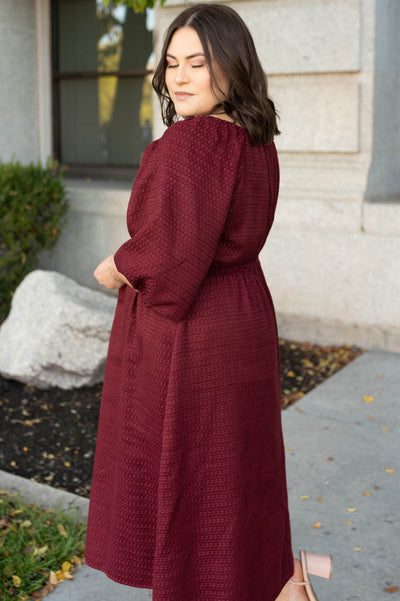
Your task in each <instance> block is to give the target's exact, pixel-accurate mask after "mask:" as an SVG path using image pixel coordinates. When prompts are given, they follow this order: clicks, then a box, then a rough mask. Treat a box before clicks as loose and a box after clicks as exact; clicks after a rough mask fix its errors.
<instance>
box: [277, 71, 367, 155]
mask: <svg viewBox="0 0 400 601" xmlns="http://www.w3.org/2000/svg"><path fill="white" fill-rule="evenodd" d="M269 93H270V95H271V97H272V99H273V100H274V102H275V104H276V108H277V109H278V112H279V114H280V116H281V119H280V121H279V129H281V131H282V135H280V136H278V137H277V138H276V146H277V148H278V150H283V151H290V152H340V153H343V152H348V153H355V152H358V151H359V149H360V148H359V137H360V134H359V128H360V126H359V97H360V92H359V83H358V79H357V75H352V74H346V75H344V74H337V75H332V74H326V75H291V76H273V77H270V78H269Z"/></svg>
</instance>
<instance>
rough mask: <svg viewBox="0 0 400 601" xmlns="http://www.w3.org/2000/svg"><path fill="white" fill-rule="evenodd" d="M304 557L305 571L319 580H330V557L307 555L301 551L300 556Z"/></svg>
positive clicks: (317, 554) (316, 554) (314, 554)
mask: <svg viewBox="0 0 400 601" xmlns="http://www.w3.org/2000/svg"><path fill="white" fill-rule="evenodd" d="M302 555H303V557H305V561H306V566H307V571H308V573H309V574H312V575H313V576H320V577H321V578H328V579H330V578H332V557H331V556H330V555H321V554H319V553H308V552H307V551H304V550H301V551H300V556H302Z"/></svg>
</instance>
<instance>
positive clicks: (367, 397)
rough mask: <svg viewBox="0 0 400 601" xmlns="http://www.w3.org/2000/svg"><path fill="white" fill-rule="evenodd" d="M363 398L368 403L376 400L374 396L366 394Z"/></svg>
mask: <svg viewBox="0 0 400 601" xmlns="http://www.w3.org/2000/svg"><path fill="white" fill-rule="evenodd" d="M363 399H364V401H365V402H366V403H373V402H374V400H375V399H374V397H373V396H366V395H364V396H363Z"/></svg>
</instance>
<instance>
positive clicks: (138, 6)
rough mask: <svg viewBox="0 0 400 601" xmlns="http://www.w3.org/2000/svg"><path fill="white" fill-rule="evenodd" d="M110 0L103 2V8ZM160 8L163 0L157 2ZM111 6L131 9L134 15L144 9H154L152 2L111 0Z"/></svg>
mask: <svg viewBox="0 0 400 601" xmlns="http://www.w3.org/2000/svg"><path fill="white" fill-rule="evenodd" d="M110 3H111V0H103V4H104V6H109V4H110ZM159 3H160V6H163V5H164V3H165V0H159ZM113 4H114V5H115V6H118V5H119V4H124V5H125V6H130V7H131V8H133V10H134V11H135V13H143V12H144V11H145V10H146V8H154V0H113Z"/></svg>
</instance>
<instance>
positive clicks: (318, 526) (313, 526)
mask: <svg viewBox="0 0 400 601" xmlns="http://www.w3.org/2000/svg"><path fill="white" fill-rule="evenodd" d="M312 528H321V522H317V523H316V524H313V525H312Z"/></svg>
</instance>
